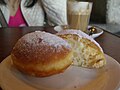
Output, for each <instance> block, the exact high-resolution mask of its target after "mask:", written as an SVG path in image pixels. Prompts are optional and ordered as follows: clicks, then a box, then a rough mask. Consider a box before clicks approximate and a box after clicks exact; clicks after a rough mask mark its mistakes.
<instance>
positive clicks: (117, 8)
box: [77, 0, 120, 36]
mask: <svg viewBox="0 0 120 90" xmlns="http://www.w3.org/2000/svg"><path fill="white" fill-rule="evenodd" d="M77 1H87V2H93V8H92V13H91V18H90V23H91V24H94V25H96V26H99V27H100V28H103V29H105V30H107V31H108V32H111V33H113V34H116V35H117V36H120V0H77Z"/></svg>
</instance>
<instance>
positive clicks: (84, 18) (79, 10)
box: [67, 1, 92, 32]
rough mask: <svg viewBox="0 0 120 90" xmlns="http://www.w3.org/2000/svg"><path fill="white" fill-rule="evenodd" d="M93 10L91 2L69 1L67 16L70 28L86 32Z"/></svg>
mask: <svg viewBox="0 0 120 90" xmlns="http://www.w3.org/2000/svg"><path fill="white" fill-rule="evenodd" d="M91 10H92V3H91V2H81V1H80V2H78V1H68V10H67V18H68V26H69V28H70V29H77V30H82V31H83V32H86V31H87V27H88V24H89V19H90V14H91Z"/></svg>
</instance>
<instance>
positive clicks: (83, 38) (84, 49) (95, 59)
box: [57, 30, 106, 68]
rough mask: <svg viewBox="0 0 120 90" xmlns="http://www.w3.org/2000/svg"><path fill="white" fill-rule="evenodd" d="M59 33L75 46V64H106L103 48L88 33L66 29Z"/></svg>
mask: <svg viewBox="0 0 120 90" xmlns="http://www.w3.org/2000/svg"><path fill="white" fill-rule="evenodd" d="M57 35H58V36H60V37H62V38H63V39H65V40H67V41H68V43H69V44H71V46H72V47H73V50H74V51H73V65H77V66H81V67H87V68H100V67H102V66H104V65H105V64H106V60H105V57H104V53H103V50H102V48H101V47H100V46H99V44H98V43H97V42H96V41H95V40H94V39H92V38H91V37H90V36H88V35H87V34H85V33H83V32H81V31H80V30H64V31H61V32H59V33H57Z"/></svg>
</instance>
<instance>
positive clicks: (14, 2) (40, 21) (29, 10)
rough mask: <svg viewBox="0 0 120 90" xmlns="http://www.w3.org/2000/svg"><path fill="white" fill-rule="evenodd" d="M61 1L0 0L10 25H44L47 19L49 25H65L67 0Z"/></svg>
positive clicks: (3, 13)
mask: <svg viewBox="0 0 120 90" xmlns="http://www.w3.org/2000/svg"><path fill="white" fill-rule="evenodd" d="M61 1H62V2H61ZM61 1H59V0H54V2H53V0H0V10H1V13H2V15H3V17H4V18H5V19H4V20H5V21H6V22H7V25H8V27H19V26H44V22H45V21H46V22H47V23H48V24H49V25H65V24H67V17H66V1H67V0H61ZM45 13H46V17H45ZM45 18H46V19H47V20H45Z"/></svg>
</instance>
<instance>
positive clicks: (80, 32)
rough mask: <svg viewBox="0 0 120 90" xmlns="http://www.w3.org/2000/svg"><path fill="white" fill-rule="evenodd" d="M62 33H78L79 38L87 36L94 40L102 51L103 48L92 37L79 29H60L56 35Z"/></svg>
mask: <svg viewBox="0 0 120 90" xmlns="http://www.w3.org/2000/svg"><path fill="white" fill-rule="evenodd" d="M64 34H75V35H78V36H79V37H80V38H82V37H83V38H87V39H89V40H90V41H92V42H94V43H95V44H96V45H97V46H98V47H99V48H100V50H101V51H102V52H103V49H102V48H101V47H100V45H99V44H98V43H97V42H96V41H95V40H94V39H93V38H92V37H90V36H89V35H87V34H86V33H84V32H82V31H81V30H74V29H70V30H62V31H60V32H58V33H57V35H64Z"/></svg>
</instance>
